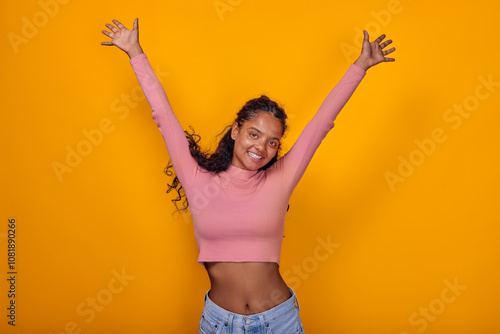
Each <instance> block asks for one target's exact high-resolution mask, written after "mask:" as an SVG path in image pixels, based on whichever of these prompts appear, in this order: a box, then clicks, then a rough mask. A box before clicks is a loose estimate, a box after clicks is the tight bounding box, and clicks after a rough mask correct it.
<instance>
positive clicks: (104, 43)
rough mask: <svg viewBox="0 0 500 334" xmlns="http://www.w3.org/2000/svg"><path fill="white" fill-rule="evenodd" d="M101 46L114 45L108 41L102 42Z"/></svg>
mask: <svg viewBox="0 0 500 334" xmlns="http://www.w3.org/2000/svg"><path fill="white" fill-rule="evenodd" d="M101 45H114V44H113V42H111V41H107V42H102V43H101Z"/></svg>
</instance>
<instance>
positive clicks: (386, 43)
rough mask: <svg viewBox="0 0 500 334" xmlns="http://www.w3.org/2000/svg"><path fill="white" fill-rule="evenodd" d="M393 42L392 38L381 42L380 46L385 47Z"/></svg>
mask: <svg viewBox="0 0 500 334" xmlns="http://www.w3.org/2000/svg"><path fill="white" fill-rule="evenodd" d="M391 43H392V40H388V41H385V42H384V43H382V44H380V48H381V49H383V48H385V47H386V46H387V45H389V44H391Z"/></svg>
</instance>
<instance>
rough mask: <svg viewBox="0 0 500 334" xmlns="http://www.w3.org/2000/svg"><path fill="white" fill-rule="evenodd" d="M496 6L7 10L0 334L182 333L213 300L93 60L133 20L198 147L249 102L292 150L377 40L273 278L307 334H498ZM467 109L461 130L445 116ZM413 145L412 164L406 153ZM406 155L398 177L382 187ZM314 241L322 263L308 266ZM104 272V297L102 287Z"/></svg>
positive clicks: (151, 160) (147, 141)
mask: <svg viewBox="0 0 500 334" xmlns="http://www.w3.org/2000/svg"><path fill="white" fill-rule="evenodd" d="M220 3H224V4H226V6H228V7H226V11H224V12H218V11H217V10H216V5H217V4H219V5H220ZM54 4H58V5H57V7H56V6H55V5H54ZM499 9H500V6H499V5H498V3H497V2H495V1H492V0H490V1H481V0H478V1H468V2H457V1H443V2H435V1H429V0H413V1H410V0H401V1H400V2H396V1H387V0H377V1H373V0H371V1H366V0H361V1H355V2H349V1H342V2H340V1H306V2H304V1H264V0H252V1H250V0H243V1H238V0H232V1H229V0H221V1H213V0H206V1H205V0H204V1H170V0H168V1H146V2H137V1H104V2H102V1H96V0H92V1H75V0H69V1H68V0H66V1H65V2H63V1H61V2H57V3H56V2H53V1H49V0H46V1H43V0H42V1H41V2H38V1H34V0H28V1H22V2H9V3H8V4H7V3H4V4H3V5H2V10H1V11H0V13H1V14H0V18H1V20H0V22H1V23H0V27H1V32H0V35H1V36H3V37H2V39H1V50H2V52H1V60H2V65H3V70H2V81H3V83H2V90H1V94H2V98H1V102H2V108H1V110H2V111H1V119H0V127H1V129H0V141H1V143H2V144H1V145H2V151H1V152H2V167H1V168H2V170H1V178H0V179H1V189H2V193H1V213H0V219H1V221H2V223H1V225H0V226H1V227H0V249H1V252H0V253H1V254H2V255H1V257H0V258H1V263H2V265H1V267H2V268H4V269H3V273H2V276H1V277H4V278H3V279H1V280H0V281H1V284H0V295H1V296H2V298H0V303H1V304H0V309H1V310H2V312H1V314H0V315H1V317H0V319H2V321H1V324H0V328H1V332H2V333H29V334H35V333H44V334H46V333H53V334H56V333H73V332H74V333H96V334H97V333H197V330H198V323H199V319H200V315H201V310H202V308H203V295H204V293H205V292H206V291H207V290H208V289H209V288H210V284H209V283H210V282H209V280H208V276H207V274H206V272H205V270H204V269H203V267H202V266H200V265H199V264H198V263H197V262H196V260H197V256H198V252H197V248H196V243H195V239H194V235H193V228H192V224H191V223H190V222H189V216H188V215H184V216H179V215H177V214H176V215H174V216H172V212H173V211H174V209H175V208H174V206H173V204H172V203H171V202H170V200H171V199H172V198H173V197H174V196H173V194H172V193H171V194H168V195H167V194H166V193H165V191H166V184H167V182H170V178H168V177H167V176H166V175H165V174H164V173H163V169H164V167H165V166H166V164H167V162H168V152H167V151H166V148H165V145H164V143H163V140H162V137H161V135H160V133H159V131H158V129H157V126H156V124H155V123H154V122H153V120H152V119H151V110H150V108H149V105H148V103H147V101H146V100H145V99H144V97H143V96H142V95H141V94H138V90H137V88H138V82H137V79H136V78H135V75H134V73H133V70H132V68H131V66H130V64H129V62H128V57H127V56H126V54H125V53H123V52H122V51H120V50H119V49H117V48H116V47H106V46H101V45H100V43H101V42H102V41H105V40H109V38H108V37H106V36H104V35H103V34H102V33H101V30H102V29H105V26H104V24H105V23H110V22H111V20H112V19H118V20H120V21H121V22H122V23H123V24H125V25H126V26H127V27H128V28H131V27H132V22H133V20H134V18H135V17H139V29H140V41H141V45H142V47H143V49H144V51H145V53H146V54H147V55H148V57H149V60H150V62H151V64H152V66H153V68H154V69H155V70H156V71H157V74H158V73H159V72H158V71H160V72H161V73H162V76H163V77H162V78H161V80H162V84H163V85H164V88H165V90H166V92H167V94H168V96H169V99H170V102H171V104H172V107H173V108H174V111H175V112H176V114H177V116H178V118H179V120H180V122H181V124H182V125H183V126H184V128H187V127H188V125H192V126H193V127H194V128H195V129H196V131H197V132H198V133H199V134H200V135H201V136H202V140H203V143H204V144H205V146H207V147H208V146H210V145H212V144H213V138H214V137H215V135H216V134H218V133H219V132H220V131H221V130H222V129H223V127H224V126H225V125H226V124H227V123H229V122H230V121H231V120H232V119H233V117H234V115H235V113H236V112H237V111H238V110H239V108H241V106H242V105H243V104H244V102H246V101H247V100H249V99H251V98H253V97H256V96H259V94H261V93H264V94H268V95H269V96H270V97H271V98H274V99H275V100H277V101H278V102H280V103H281V104H282V105H283V106H284V107H285V109H286V110H287V112H288V113H289V117H290V131H289V132H288V135H287V137H286V139H285V141H284V144H285V149H289V148H290V147H291V146H292V144H293V142H294V141H295V139H296V138H297V137H298V135H299V134H300V131H301V130H302V129H303V128H304V126H305V125H306V124H307V122H308V121H309V120H310V119H311V117H312V116H313V115H314V113H315V112H316V110H317V109H318V107H319V106H320V104H321V102H322V101H323V99H324V97H326V95H327V94H328V92H329V91H330V90H331V89H332V88H333V87H334V85H335V84H336V83H337V82H338V80H339V79H340V78H341V77H342V75H343V74H344V73H345V71H346V70H347V68H348V67H349V65H350V64H351V63H352V62H354V60H355V59H356V58H357V55H358V54H359V52H360V50H361V49H360V47H361V44H360V42H361V39H360V36H361V31H362V30H363V29H367V30H368V32H369V33H370V40H371V41H373V40H374V39H375V38H376V37H378V36H379V35H380V34H382V33H385V34H386V35H387V39H392V40H393V41H394V42H393V44H392V45H390V47H392V46H394V47H396V51H395V52H394V53H393V54H392V55H393V56H394V57H395V58H396V61H395V62H393V63H384V64H380V65H377V66H375V67H373V68H371V69H369V70H368V71H367V75H366V77H365V78H364V79H363V81H362V82H361V84H360V86H359V87H358V89H357V90H356V92H355V93H354V95H353V96H352V98H351V100H349V102H348V103H347V105H346V106H345V108H344V109H343V110H342V112H341V113H340V115H339V116H338V117H337V120H336V122H335V123H336V126H335V128H334V129H333V130H332V131H331V132H330V134H329V135H328V136H327V138H326V139H325V140H324V141H323V143H322V145H321V146H320V148H319V149H318V151H317V153H316V155H315V157H314V159H313V160H312V162H311V164H310V166H309V168H308V170H307V172H306V174H305V175H304V177H303V178H302V180H301V182H300V183H299V185H298V187H297V188H296V190H295V192H294V195H293V196H292V199H291V201H290V211H289V213H288V215H287V218H286V225H285V235H286V237H285V239H284V241H283V248H282V257H281V267H280V271H281V273H282V275H283V277H284V279H285V281H286V282H287V283H288V284H289V285H290V286H291V287H292V288H294V289H295V291H296V293H297V295H298V298H299V302H300V307H301V309H300V314H301V318H302V321H303V324H304V328H305V332H306V333H309V334H313V333H338V334H351V333H356V334H357V333H383V334H410V333H411V334H414V333H426V334H431V333H464V334H465V333H468V334H469V333H470V334H473V333H485V334H490V333H499V332H500V325H498V314H499V309H498V306H499V300H500V299H499V297H500V288H499V284H498V283H499V281H500V274H499V273H500V271H499V269H498V264H499V261H498V260H499V255H498V254H500V251H499V250H500V246H499V243H498V239H499V234H500V233H499V232H500V228H499V227H498V223H499V216H500V215H499V195H500V194H499V190H498V189H499V186H500V182H499V179H500V178H499V177H498V174H497V173H498V170H499V167H500V166H499V162H500V154H499V152H500V151H499V149H498V143H499V139H500V137H499V130H498V127H499V124H500V116H499V107H500V86H498V83H499V82H500V66H499V65H498V53H499V51H500V50H499V44H498V30H499V29H498V28H499V27H498V13H499ZM383 14H385V15H383ZM387 14H389V15H390V17H389V15H387ZM35 23H36V24H37V25H38V26H37V25H35ZM30 24H33V25H34V29H36V30H34V29H31V30H29V28H27V27H28V26H29V25H30ZM23 34H24V35H23ZM16 36H17V37H16ZM26 36H27V37H26ZM14 37H15V38H14ZM13 41H17V42H13ZM488 76H489V77H491V80H492V81H493V82H495V83H496V85H497V86H491V87H490V89H491V91H490V90H488V88H487V87H486V86H484V84H482V83H481V80H480V77H481V78H484V80H486V79H487V78H488ZM479 86H481V87H479ZM478 87H479V88H478ZM476 92H479V94H480V96H482V99H477V97H475V96H476V94H477V93H476ZM127 96H128V97H129V100H128V101H129V102H128V104H127V102H126V101H127V100H126V99H127ZM474 102H477V104H476V105H474ZM464 103H469V105H468V108H469V110H471V111H470V112H469V113H470V116H468V117H465V116H458V115H459V114H456V113H453V114H449V111H448V110H449V109H450V108H451V109H452V108H453V107H454V105H455V106H457V105H463V104H464ZM452 116H453V117H454V118H453V121H451V118H449V117H452ZM447 117H448V118H447ZM106 120H107V122H109V124H108V125H107V126H108V132H107V133H104V132H103V133H102V138H101V140H100V141H98V140H97V139H96V140H97V141H96V144H95V145H91V147H90V148H89V147H88V146H86V149H87V153H88V154H87V155H86V156H82V157H81V161H79V162H78V163H76V162H75V163H74V165H76V166H75V167H74V168H71V172H69V171H68V172H65V173H63V174H62V175H60V177H58V175H57V173H56V172H55V170H54V167H53V165H54V163H60V164H64V165H66V166H67V163H66V159H67V155H68V147H69V149H73V150H76V149H77V147H80V149H81V150H84V149H85V142H86V141H87V137H86V136H85V135H84V131H92V130H95V129H99V127H100V125H102V122H106ZM458 122H460V123H458ZM436 129H437V130H436ZM439 129H441V130H439ZM434 131H442V134H443V135H442V136H441V137H440V138H441V139H442V140H441V142H437V141H436V140H435V139H433V132H434ZM94 133H95V132H94ZM95 138H98V136H97V137H95ZM443 138H445V139H443ZM430 140H433V142H434V147H431V146H432V145H431V144H429V145H430V146H428V150H427V153H425V152H424V153H423V151H422V149H420V148H419V146H418V145H417V142H418V141H424V142H427V143H429V141H430ZM87 143H88V141H87ZM79 145H80V146H79ZM431 148H432V149H431ZM90 150H91V152H89V151H90ZM84 152H85V151H84ZM410 158H411V159H412V161H413V162H414V163H413V167H412V168H413V170H411V171H408V170H407V171H406V174H405V175H406V176H404V177H403V176H401V175H402V174H400V177H401V179H399V181H398V182H395V183H392V184H391V183H390V182H388V180H387V178H386V175H387V173H388V172H390V173H393V174H394V175H397V174H398V173H399V172H398V169H401V168H403V167H401V165H402V164H403V163H402V162H401V161H403V160H405V161H409V159H410ZM419 159H420V160H419ZM402 173H403V174H404V172H402ZM9 218H15V219H16V222H17V230H16V232H17V263H16V265H17V268H16V269H17V271H18V275H17V286H16V289H17V291H16V292H17V297H16V304H17V309H16V312H17V313H16V314H17V319H16V326H15V328H13V327H12V326H8V325H7V320H8V318H7V317H6V315H7V310H6V308H7V306H8V304H7V303H8V302H9V300H8V298H7V290H8V287H7V281H6V277H7V265H6V264H7V238H6V234H7V220H8V219H9ZM328 238H329V239H330V241H331V242H333V243H335V244H336V248H335V249H334V250H333V251H332V253H325V250H324V249H322V248H318V247H321V244H322V243H321V242H320V241H319V240H323V241H326V240H328ZM318 252H319V253H318ZM318 254H321V257H319V256H318ZM325 254H328V256H325ZM297 268H298V269H297ZM122 270H123V271H124V272H125V273H126V275H128V278H129V279H128V281H126V283H122V284H123V286H121V285H120V283H119V281H116V279H115V278H114V277H115V276H114V274H113V272H122ZM299 270H300V272H299ZM446 282H448V283H446ZM454 283H457V284H459V285H460V286H461V290H457V291H456V292H455V293H453V291H452V290H450V289H449V288H447V286H448V285H447V284H454ZM125 284H126V285H125ZM110 286H111V287H110ZM110 291H111V292H110ZM113 291H114V292H113ZM96 298H97V299H96ZM92 299H94V300H97V306H98V308H99V311H94V314H93V316H92V317H91V311H90V310H91V309H92V308H91V306H90V304H89V303H90V301H91V300H92ZM99 300H101V301H105V303H99ZM425 312H427V313H425ZM424 314H426V315H424Z"/></svg>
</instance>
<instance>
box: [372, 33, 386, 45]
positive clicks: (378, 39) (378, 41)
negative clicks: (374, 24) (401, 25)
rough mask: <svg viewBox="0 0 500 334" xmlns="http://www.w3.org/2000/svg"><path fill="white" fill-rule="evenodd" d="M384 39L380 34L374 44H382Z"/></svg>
mask: <svg viewBox="0 0 500 334" xmlns="http://www.w3.org/2000/svg"><path fill="white" fill-rule="evenodd" d="M384 38H385V34H382V35H380V36H379V37H378V38H377V39H376V40H375V41H374V42H376V43H377V44H379V43H380V42H382V40H383V39H384Z"/></svg>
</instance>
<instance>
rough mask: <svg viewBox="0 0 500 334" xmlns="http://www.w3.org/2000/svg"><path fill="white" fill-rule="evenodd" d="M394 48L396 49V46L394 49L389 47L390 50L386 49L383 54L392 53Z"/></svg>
mask: <svg viewBox="0 0 500 334" xmlns="http://www.w3.org/2000/svg"><path fill="white" fill-rule="evenodd" d="M394 50H396V48H392V49H389V50H385V51H382V54H383V55H387V54H389V53H391V52H394Z"/></svg>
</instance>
